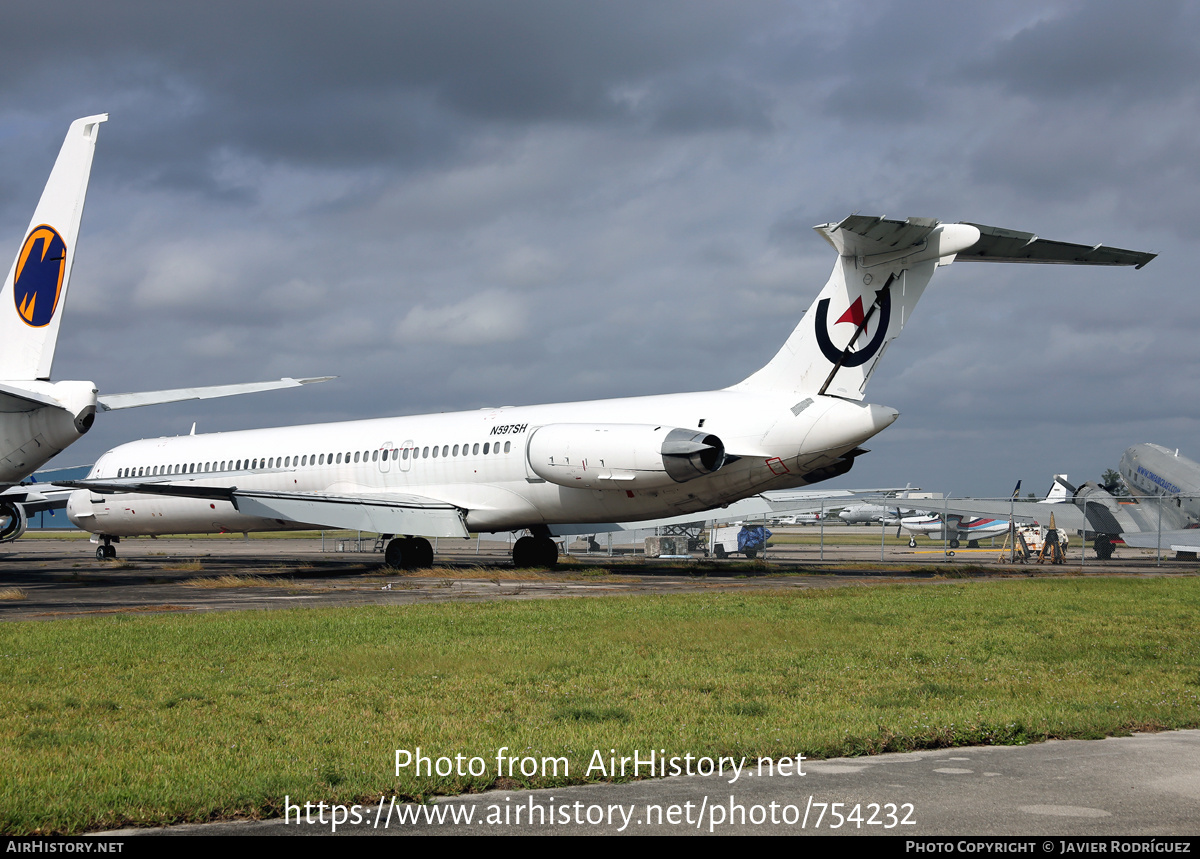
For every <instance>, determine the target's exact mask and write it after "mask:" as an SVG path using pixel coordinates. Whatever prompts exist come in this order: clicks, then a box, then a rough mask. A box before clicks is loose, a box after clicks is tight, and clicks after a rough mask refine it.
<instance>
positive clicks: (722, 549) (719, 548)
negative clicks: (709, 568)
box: [713, 543, 726, 561]
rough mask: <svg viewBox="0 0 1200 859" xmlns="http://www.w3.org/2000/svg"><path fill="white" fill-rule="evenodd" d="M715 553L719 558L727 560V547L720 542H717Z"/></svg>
mask: <svg viewBox="0 0 1200 859" xmlns="http://www.w3.org/2000/svg"><path fill="white" fill-rule="evenodd" d="M713 554H714V555H716V556H717V559H718V560H721V561H723V560H725V558H726V552H725V547H724V546H722V545H721V544H720V543H717V547H716V548H715V549H713Z"/></svg>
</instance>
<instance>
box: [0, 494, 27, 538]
mask: <svg viewBox="0 0 1200 859" xmlns="http://www.w3.org/2000/svg"><path fill="white" fill-rule="evenodd" d="M28 527H29V517H28V516H27V515H26V514H25V508H24V507H22V506H21V505H20V504H18V503H17V502H15V501H0V543H11V542H12V541H13V540H15V539H17V538H18V537H20V536H21V535H22V534H24V533H25V529H26V528H28Z"/></svg>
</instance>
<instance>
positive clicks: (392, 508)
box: [233, 492, 469, 537]
mask: <svg viewBox="0 0 1200 859" xmlns="http://www.w3.org/2000/svg"><path fill="white" fill-rule="evenodd" d="M428 500H429V501H430V503H429V504H427V505H426V504H422V505H410V504H402V503H395V502H384V501H378V500H371V499H367V498H361V499H360V498H352V497H339V496H323V497H319V496H312V497H309V496H300V495H295V496H285V495H274V494H265V493H264V494H261V495H260V494H257V493H253V492H251V493H241V492H235V493H234V496H233V502H234V504H235V505H236V506H237V508H238V511H239V512H241V513H245V514H246V515H247V516H260V517H262V518H264V519H288V520H290V521H292V522H304V523H308V524H312V525H324V526H325V527H327V528H344V529H347V530H351V531H374V532H375V533H377V534H412V535H414V536H422V537H467V536H469V534H468V532H467V526H466V523H465V522H464V521H463V515H462V511H461V510H459V509H458V508H457V507H453V506H451V505H448V504H441V503H439V502H433V501H432V499H428Z"/></svg>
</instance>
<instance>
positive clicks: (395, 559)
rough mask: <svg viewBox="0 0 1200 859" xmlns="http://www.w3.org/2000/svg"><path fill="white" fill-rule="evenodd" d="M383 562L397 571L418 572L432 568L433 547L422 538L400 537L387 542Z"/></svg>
mask: <svg viewBox="0 0 1200 859" xmlns="http://www.w3.org/2000/svg"><path fill="white" fill-rule="evenodd" d="M383 560H384V563H386V564H387V565H388V566H389V567H394V568H395V569H397V570H419V569H422V568H424V567H432V566H433V546H432V545H431V544H430V542H429V541H428V540H426V539H425V538H424V537H401V538H398V539H395V540H390V541H388V544H387V546H386V547H385V548H384V550H383Z"/></svg>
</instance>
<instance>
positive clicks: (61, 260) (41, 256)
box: [13, 224, 67, 328]
mask: <svg viewBox="0 0 1200 859" xmlns="http://www.w3.org/2000/svg"><path fill="white" fill-rule="evenodd" d="M66 274H67V244H66V242H64V241H63V238H62V236H60V235H59V234H58V230H56V229H54V227H49V226H46V225H45V224H42V225H41V226H40V227H34V229H33V230H32V231H31V232H30V233H29V237H28V238H26V239H25V244H23V245H21V253H20V254H18V255H17V269H16V275H15V276H14V277H13V303H14V304H15V305H16V308H17V315H18V316H20V317H21V319H23V320H24V321H25V324H27V325H31V326H33V327H34V328H41V327H42V326H44V325H48V324H49V323H50V320H51V319H53V318H54V311H55V310H57V309H58V298H59V295H60V294H61V293H62V285H63V280H64V279H65V277H66Z"/></svg>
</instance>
